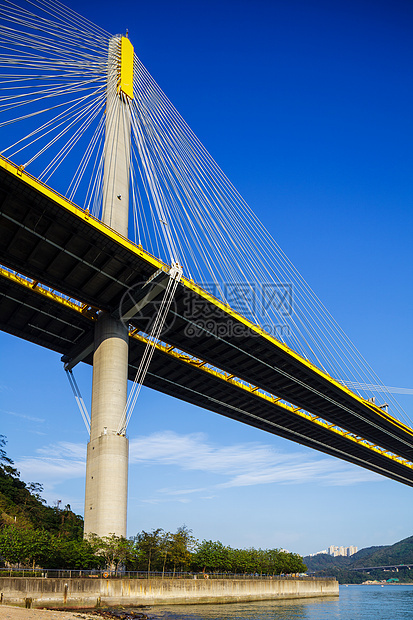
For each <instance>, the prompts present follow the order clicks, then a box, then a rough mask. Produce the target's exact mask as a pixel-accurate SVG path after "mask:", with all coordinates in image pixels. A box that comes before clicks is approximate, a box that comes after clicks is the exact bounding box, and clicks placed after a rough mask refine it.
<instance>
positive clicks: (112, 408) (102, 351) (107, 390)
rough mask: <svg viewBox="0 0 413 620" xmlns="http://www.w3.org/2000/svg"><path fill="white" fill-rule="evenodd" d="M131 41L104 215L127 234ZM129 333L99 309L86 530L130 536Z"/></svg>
mask: <svg viewBox="0 0 413 620" xmlns="http://www.w3.org/2000/svg"><path fill="white" fill-rule="evenodd" d="M132 98H133V47H132V45H131V44H130V42H129V40H128V39H126V38H125V37H119V36H116V37H113V38H112V39H111V40H110V42H109V56H108V81H107V96H106V128H105V130H106V135H105V147H104V178H103V208H102V221H103V222H104V223H105V224H108V226H110V227H111V228H113V229H114V230H116V231H117V232H119V233H120V234H122V235H123V236H125V237H127V236H128V212H129V176H130V141H131V138H130V135H131V117H130V107H129V99H132ZM128 352H129V336H128V330H127V327H125V325H124V324H123V323H122V322H121V321H119V320H117V319H115V318H113V317H112V316H110V315H109V314H108V313H105V312H102V313H100V315H99V317H98V320H97V324H96V328H95V352H94V356H93V386H92V409H91V424H90V442H89V444H88V448H87V461H86V493H85V525H84V534H85V536H87V535H89V534H97V535H98V536H108V535H110V534H116V535H117V536H126V513H127V494H128V454H129V442H128V439H127V438H126V437H125V435H120V434H119V433H118V429H119V424H120V422H121V419H122V415H123V413H124V409H125V405H126V399H127V381H128Z"/></svg>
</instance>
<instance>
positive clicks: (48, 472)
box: [15, 441, 86, 491]
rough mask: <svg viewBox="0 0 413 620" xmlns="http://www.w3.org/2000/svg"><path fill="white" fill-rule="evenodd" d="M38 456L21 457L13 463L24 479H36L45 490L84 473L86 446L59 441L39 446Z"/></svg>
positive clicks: (82, 475) (79, 476)
mask: <svg viewBox="0 0 413 620" xmlns="http://www.w3.org/2000/svg"><path fill="white" fill-rule="evenodd" d="M36 452H37V453H38V455H39V456H27V457H22V458H21V459H20V460H19V461H18V462H16V463H15V466H16V468H17V469H18V470H19V471H20V473H21V477H22V479H23V480H25V481H29V480H36V481H39V482H41V483H42V484H43V485H44V488H45V491H50V490H51V489H53V488H54V486H56V484H59V483H61V482H63V481H65V480H71V479H73V478H81V477H84V475H85V461H86V446H84V445H83V444H75V443H69V442H64V441H62V442H59V443H57V444H52V445H48V446H44V447H43V448H39V449H38V450H37V451H36Z"/></svg>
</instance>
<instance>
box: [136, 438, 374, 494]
mask: <svg viewBox="0 0 413 620" xmlns="http://www.w3.org/2000/svg"><path fill="white" fill-rule="evenodd" d="M130 452H131V462H133V463H147V464H157V465H175V466H177V467H180V468H181V469H184V470H197V471H202V472H206V473H209V474H217V475H220V476H223V477H225V478H227V479H226V480H225V481H224V482H218V483H217V484H215V485H213V487H211V488H216V489H217V488H228V487H241V486H251V485H258V484H260V485H261V484H303V483H306V482H313V483H314V482H318V483H320V484H323V485H329V486H344V485H352V484H356V483H359V482H372V481H378V480H380V479H381V478H380V477H379V476H378V475H377V474H374V473H373V472H369V471H367V470H365V469H361V468H359V467H356V466H354V465H351V464H349V463H346V462H343V461H340V460H337V459H333V458H332V457H324V456H322V457H320V456H317V455H316V453H314V456H313V455H311V454H308V453H304V452H299V451H296V452H289V453H282V452H280V451H278V450H275V449H274V448H272V447H271V446H269V445H265V444H258V443H242V444H235V445H232V446H217V445H214V444H212V443H211V442H209V441H208V440H207V437H206V436H205V435H203V434H200V433H198V434H189V435H178V434H177V433H175V432H173V431H163V432H158V433H154V434H152V435H149V436H148V437H139V438H137V439H134V440H132V441H131V444H130ZM209 490H210V489H209ZM205 491H206V489H205V488H195V489H159V491H158V492H159V493H162V494H165V495H170V496H179V495H180V496H184V495H189V494H193V493H197V492H205Z"/></svg>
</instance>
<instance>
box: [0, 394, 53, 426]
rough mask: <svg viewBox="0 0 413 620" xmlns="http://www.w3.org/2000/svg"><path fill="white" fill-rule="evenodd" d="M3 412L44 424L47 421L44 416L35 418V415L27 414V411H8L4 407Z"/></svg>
mask: <svg viewBox="0 0 413 620" xmlns="http://www.w3.org/2000/svg"><path fill="white" fill-rule="evenodd" d="M0 391H1V390H0ZM2 412H3V413H5V414H6V415H12V416H14V417H16V418H23V420H29V421H30V422H39V423H40V424H43V423H44V422H45V420H44V418H35V417H34V416H32V415H27V414H25V413H16V412H15V411H6V410H5V409H2Z"/></svg>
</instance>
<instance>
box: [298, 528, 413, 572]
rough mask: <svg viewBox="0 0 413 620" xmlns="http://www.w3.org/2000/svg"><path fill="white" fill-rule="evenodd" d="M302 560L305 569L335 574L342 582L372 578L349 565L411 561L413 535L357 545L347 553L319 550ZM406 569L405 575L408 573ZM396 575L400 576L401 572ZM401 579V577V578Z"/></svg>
mask: <svg viewBox="0 0 413 620" xmlns="http://www.w3.org/2000/svg"><path fill="white" fill-rule="evenodd" d="M303 560H304V564H305V565H306V566H307V571H308V572H310V573H315V574H316V575H317V574H318V575H320V576H321V575H334V576H336V577H337V578H338V579H339V581H340V582H341V583H359V582H360V581H363V580H365V579H368V578H372V577H371V574H367V573H361V572H357V571H354V572H353V571H351V570H350V569H352V568H359V567H360V568H362V567H366V568H370V567H375V566H392V565H397V564H412V565H413V536H409V538H405V539H404V540H400V541H399V542H397V543H395V544H394V545H384V546H381V547H366V548H365V549H360V551H358V553H355V554H354V555H351V556H350V557H342V556H337V557H334V556H331V555H327V554H324V553H323V554H320V555H315V556H306V557H305V558H304V559H303ZM379 573H380V571H379V572H378V573H376V572H374V578H378V575H379ZM409 574H410V573H409V572H406V575H405V577H406V579H407V578H410V577H409ZM385 576H387V577H388V576H389V575H388V573H387V575H386V573H383V574H381V577H382V578H384V577H385ZM398 576H400V577H401V578H403V574H402V572H400V573H398ZM401 580H403V579H401Z"/></svg>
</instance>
